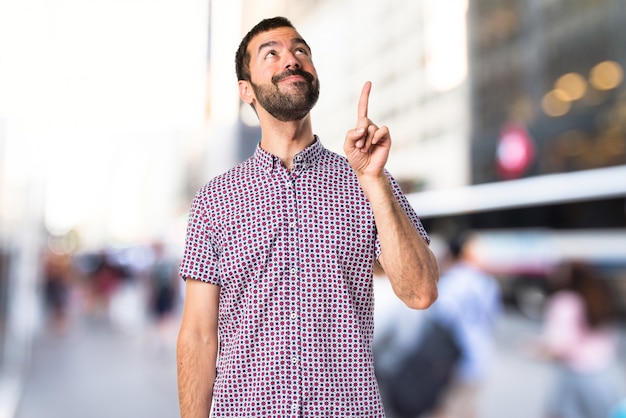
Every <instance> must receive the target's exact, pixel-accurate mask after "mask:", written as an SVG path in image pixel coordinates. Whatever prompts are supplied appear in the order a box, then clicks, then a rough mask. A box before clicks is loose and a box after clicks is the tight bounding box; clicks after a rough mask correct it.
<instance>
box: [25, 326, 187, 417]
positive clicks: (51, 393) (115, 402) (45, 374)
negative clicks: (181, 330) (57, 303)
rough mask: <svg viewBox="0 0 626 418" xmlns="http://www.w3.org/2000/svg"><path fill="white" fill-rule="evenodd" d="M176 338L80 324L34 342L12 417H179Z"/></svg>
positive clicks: (143, 331) (144, 330) (142, 331)
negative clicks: (64, 332)
mask: <svg viewBox="0 0 626 418" xmlns="http://www.w3.org/2000/svg"><path fill="white" fill-rule="evenodd" d="M174 338H175V337H174V335H170V336H169V337H168V338H167V341H166V342H163V341H162V340H159V339H158V337H157V333H156V330H155V329H153V328H150V327H146V328H144V329H141V330H136V331H135V332H133V333H130V332H129V331H128V330H124V331H120V330H118V329H116V328H115V327H112V326H111V325H110V324H109V323H107V322H106V321H98V320H96V321H93V320H92V321H89V320H81V321H80V322H79V323H77V324H74V325H73V327H72V329H71V330H70V331H69V332H67V334H62V335H59V334H57V333H52V332H49V331H47V332H45V333H44V334H43V335H41V336H40V337H39V338H38V339H37V340H36V341H35V346H34V348H33V353H32V359H31V362H30V366H29V367H28V371H27V372H26V376H25V380H24V385H23V391H22V396H21V399H20V402H19V405H18V408H17V414H16V415H15V418H44V417H45V418H87V417H89V418H105V417H106V418H110V417H122V418H123V417H177V416H179V412H178V394H177V387H176V360H175V348H174V347H175V346H174Z"/></svg>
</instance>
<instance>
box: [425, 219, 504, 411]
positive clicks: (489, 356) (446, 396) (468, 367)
mask: <svg viewBox="0 0 626 418" xmlns="http://www.w3.org/2000/svg"><path fill="white" fill-rule="evenodd" d="M477 243H478V241H477V235H476V234H475V233H473V232H471V231H467V232H465V233H463V234H459V235H458V236H457V237H455V238H454V239H451V240H450V241H449V245H448V248H449V262H448V266H447V267H445V269H444V271H443V273H442V276H441V279H440V281H439V298H438V300H437V302H435V304H434V305H433V306H432V308H431V309H430V315H431V316H432V319H433V320H434V321H435V322H436V323H438V324H440V325H442V326H443V327H446V328H448V329H450V330H451V331H452V336H453V338H454V340H455V342H456V343H457V344H458V346H459V348H460V352H461V355H460V358H459V360H458V362H457V364H456V365H455V370H454V375H453V377H452V380H451V382H450V384H449V385H448V387H447V388H445V390H444V392H443V393H442V396H441V398H440V399H439V401H438V403H437V406H436V407H435V409H434V411H433V412H432V416H433V417H437V418H444V417H445V418H474V417H477V416H478V410H477V399H478V395H479V393H480V389H481V388H482V387H483V386H484V384H485V381H486V379H487V378H488V376H489V373H490V369H491V367H492V364H493V356H494V349H495V347H494V328H495V325H496V323H497V320H498V318H499V317H500V314H501V311H502V299H501V298H502V296H501V291H500V286H499V283H498V282H497V280H496V279H495V277H493V276H492V275H491V274H490V273H489V272H488V271H487V270H486V269H485V268H484V266H483V264H482V262H481V257H480V254H479V252H478V246H477Z"/></svg>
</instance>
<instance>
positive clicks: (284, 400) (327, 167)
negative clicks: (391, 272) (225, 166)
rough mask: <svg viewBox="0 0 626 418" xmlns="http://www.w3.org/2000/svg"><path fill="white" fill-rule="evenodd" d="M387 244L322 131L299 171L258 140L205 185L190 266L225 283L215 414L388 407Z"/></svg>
mask: <svg viewBox="0 0 626 418" xmlns="http://www.w3.org/2000/svg"><path fill="white" fill-rule="evenodd" d="M392 184H393V185H394V190H395V192H396V194H397V198H398V200H399V202H400V204H401V205H402V207H403V208H404V210H405V211H406V212H407V214H408V215H409V217H410V218H411V220H412V221H413V223H414V225H415V227H416V228H417V229H418V230H419V232H420V234H421V235H422V237H423V238H424V239H425V240H428V236H427V235H426V232H425V231H424V229H423V227H422V225H421V222H420V220H419V219H418V217H417V215H416V214H415V212H414V211H413V209H412V208H411V207H410V205H409V203H408V202H407V200H406V198H405V197H404V196H403V195H402V193H401V191H400V188H399V187H398V185H397V183H396V182H395V181H394V180H393V179H392ZM378 252H379V244H378V242H377V232H376V225H375V223H374V217H373V215H372V212H371V210H370V205H369V202H368V201H367V199H366V197H365V195H364V193H363V192H362V190H361V188H360V186H359V184H358V180H357V178H356V176H355V174H354V172H353V170H352V169H351V167H350V166H349V164H348V162H347V160H346V159H345V158H344V157H341V156H339V155H337V154H335V153H333V152H331V151H329V150H327V149H325V148H324V147H323V146H322V145H321V143H320V141H319V139H317V140H316V141H315V143H314V144H312V145H311V146H309V147H308V148H307V149H305V150H304V151H302V152H301V153H299V154H298V155H296V156H295V157H294V165H293V169H292V170H291V171H287V170H286V169H285V168H284V166H283V165H282V164H281V162H280V160H279V159H278V158H277V157H275V156H273V155H271V154H269V153H267V152H265V151H264V150H262V149H261V148H260V147H257V150H256V152H255V154H254V155H253V156H252V157H251V158H249V159H248V160H247V161H245V162H243V163H241V164H240V165H238V166H237V167H235V168H233V169H231V170H230V171H228V172H227V173H225V174H223V175H221V176H218V177H216V178H215V179H213V180H212V181H210V182H209V183H208V184H207V185H206V186H205V187H204V188H202V189H201V190H200V191H199V192H198V194H197V195H196V198H195V199H194V202H193V205H192V208H191V212H190V215H189V224H188V230H187V241H186V248H185V253H184V257H183V262H182V264H181V269H180V274H181V276H183V277H185V278H191V279H196V280H202V281H205V282H209V283H212V284H215V285H219V286H220V287H221V289H220V313H219V337H220V355H219V361H218V372H217V379H216V383H215V388H214V397H213V416H214V417H368V418H376V417H384V412H383V408H382V404H381V401H380V397H379V394H378V387H377V383H376V379H375V376H374V366H373V359H372V352H371V344H372V338H373V330H374V323H373V308H374V302H373V290H372V262H373V259H374V257H375V256H376V255H378V254H377V253H378Z"/></svg>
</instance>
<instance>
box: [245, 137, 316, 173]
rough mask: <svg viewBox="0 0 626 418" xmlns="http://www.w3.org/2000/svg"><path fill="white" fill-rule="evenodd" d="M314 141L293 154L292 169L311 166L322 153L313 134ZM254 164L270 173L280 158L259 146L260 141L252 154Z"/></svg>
mask: <svg viewBox="0 0 626 418" xmlns="http://www.w3.org/2000/svg"><path fill="white" fill-rule="evenodd" d="M314 138H315V141H314V142H313V143H312V144H311V145H309V146H308V147H306V148H305V149H303V150H302V151H300V152H299V153H297V154H296V155H294V157H293V168H294V170H302V169H304V168H307V167H311V166H312V165H313V164H314V163H315V162H316V161H317V160H319V158H320V157H321V156H322V154H323V153H324V147H323V146H322V143H321V142H320V139H319V138H318V136H317V135H315V136H314ZM253 159H254V162H255V164H257V165H258V166H259V167H260V168H261V169H262V170H263V171H265V172H266V173H271V172H272V171H274V169H275V168H276V167H277V166H278V165H279V164H280V159H279V158H278V157H277V156H275V155H273V154H270V153H269V152H267V151H265V150H264V149H263V148H261V143H259V144H257V147H256V150H255V152H254V155H253Z"/></svg>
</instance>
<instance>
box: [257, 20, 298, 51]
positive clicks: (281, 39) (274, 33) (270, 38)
mask: <svg viewBox="0 0 626 418" xmlns="http://www.w3.org/2000/svg"><path fill="white" fill-rule="evenodd" d="M302 39H303V38H302V36H300V34H299V33H298V32H297V31H296V30H295V29H294V28H290V27H281V28H276V29H270V30H268V31H266V32H261V33H258V34H256V35H255V36H254V37H253V38H252V39H251V40H250V43H249V44H248V53H249V54H250V56H251V57H254V56H256V54H257V53H258V52H259V48H261V47H262V46H264V45H267V44H268V43H276V44H291V43H293V42H296V41H301V40H302Z"/></svg>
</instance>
